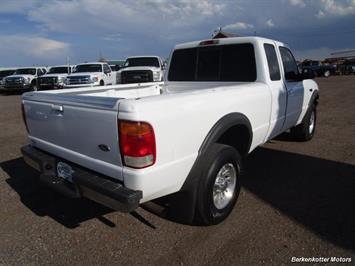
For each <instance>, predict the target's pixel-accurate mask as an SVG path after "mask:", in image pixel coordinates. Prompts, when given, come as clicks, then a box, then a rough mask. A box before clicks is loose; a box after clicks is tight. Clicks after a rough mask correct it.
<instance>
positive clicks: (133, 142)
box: [118, 121, 156, 168]
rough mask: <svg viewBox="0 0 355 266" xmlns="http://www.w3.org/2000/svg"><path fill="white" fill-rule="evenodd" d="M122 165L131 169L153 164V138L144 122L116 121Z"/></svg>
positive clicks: (154, 157) (149, 126) (151, 132)
mask: <svg viewBox="0 0 355 266" xmlns="http://www.w3.org/2000/svg"><path fill="white" fill-rule="evenodd" d="M118 132H119V137H120V149H121V156H122V159H123V163H124V165H126V166H129V167H133V168H145V167H148V166H151V165H153V164H154V163H155V159H156V150H155V136H154V130H153V128H152V126H151V125H150V124H148V123H146V122H133V121H118Z"/></svg>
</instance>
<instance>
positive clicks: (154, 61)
mask: <svg viewBox="0 0 355 266" xmlns="http://www.w3.org/2000/svg"><path fill="white" fill-rule="evenodd" d="M124 66H125V67H135V66H152V67H160V65H159V60H158V58H156V57H135V58H128V59H127V60H126V62H125V64H124Z"/></svg>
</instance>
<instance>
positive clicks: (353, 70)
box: [338, 61, 355, 75]
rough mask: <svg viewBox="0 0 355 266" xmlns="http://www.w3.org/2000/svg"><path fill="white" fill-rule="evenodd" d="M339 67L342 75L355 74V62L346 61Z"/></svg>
mask: <svg viewBox="0 0 355 266" xmlns="http://www.w3.org/2000/svg"><path fill="white" fill-rule="evenodd" d="M338 69H339V72H340V73H339V74H341V75H355V62H353V61H346V62H344V63H343V64H341V65H340V66H339V67H338Z"/></svg>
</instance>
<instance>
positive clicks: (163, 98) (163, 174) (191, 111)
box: [119, 82, 271, 201]
mask: <svg viewBox="0 0 355 266" xmlns="http://www.w3.org/2000/svg"><path fill="white" fill-rule="evenodd" d="M219 86H220V87H218V88H209V89H202V90H191V91H185V92H176V93H171V94H163V95H160V96H156V97H147V98H142V99H140V100H123V101H121V102H120V104H119V119H123V120H134V121H146V122H148V123H150V124H151V125H152V126H153V128H154V132H155V138H156V149H157V159H156V163H155V165H153V166H152V167H149V168H146V169H141V170H136V169H130V168H127V167H125V168H124V169H123V176H124V182H125V185H126V186H127V187H129V188H132V189H138V190H142V189H143V188H144V190H143V200H142V201H147V200H150V199H153V198H156V197H159V196H163V195H166V194H170V193H173V192H176V191H178V190H180V188H181V187H182V185H183V183H184V181H185V179H186V177H187V176H188V173H189V171H190V170H191V168H192V165H193V163H194V161H195V159H196V158H197V155H198V150H199V148H200V146H201V144H202V142H203V141H204V139H205V138H206V136H207V134H208V132H209V131H210V129H211V128H212V127H213V125H214V124H215V123H217V121H218V120H219V119H221V118H222V117H223V116H225V115H227V114H229V113H233V112H239V113H242V114H244V115H245V116H247V117H248V119H249V120H250V123H251V126H252V130H253V141H252V145H251V150H252V149H254V148H255V147H256V146H258V145H259V144H261V143H263V141H264V138H265V135H266V133H267V131H268V127H269V115H270V114H269V110H270V106H271V98H270V92H269V88H268V86H267V85H266V84H264V83H261V82H254V83H244V84H238V85H237V84H235V83H234V84H232V83H230V84H225V85H224V86H221V85H220V84H219ZM185 88H186V86H185Z"/></svg>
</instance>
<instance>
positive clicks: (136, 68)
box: [117, 56, 164, 84]
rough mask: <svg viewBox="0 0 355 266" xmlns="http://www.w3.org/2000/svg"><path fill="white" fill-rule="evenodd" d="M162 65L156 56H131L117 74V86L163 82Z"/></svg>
mask: <svg viewBox="0 0 355 266" xmlns="http://www.w3.org/2000/svg"><path fill="white" fill-rule="evenodd" d="M163 77H164V71H163V63H162V60H161V59H160V57H158V56H132V57H129V58H127V60H126V62H125V63H124V66H123V68H122V69H120V70H119V71H118V72H117V84H120V83H121V84H127V83H142V82H160V81H162V80H163Z"/></svg>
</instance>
